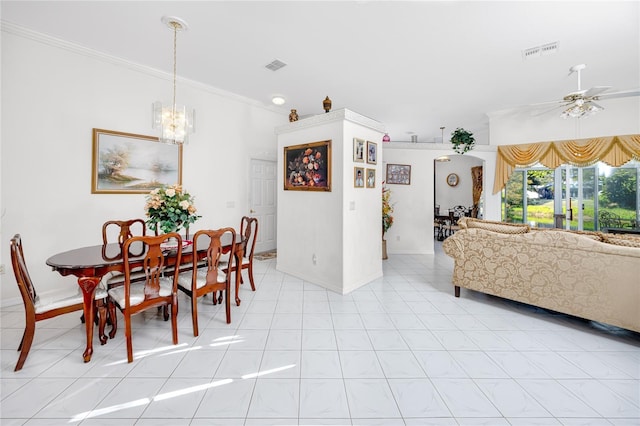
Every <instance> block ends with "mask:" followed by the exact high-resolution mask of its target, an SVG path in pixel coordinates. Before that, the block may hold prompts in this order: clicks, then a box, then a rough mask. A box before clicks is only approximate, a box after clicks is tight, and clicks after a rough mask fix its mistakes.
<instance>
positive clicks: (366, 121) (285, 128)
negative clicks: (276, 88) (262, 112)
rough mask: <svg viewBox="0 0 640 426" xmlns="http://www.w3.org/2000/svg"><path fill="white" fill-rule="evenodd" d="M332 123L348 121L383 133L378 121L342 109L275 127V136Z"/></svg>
mask: <svg viewBox="0 0 640 426" xmlns="http://www.w3.org/2000/svg"><path fill="white" fill-rule="evenodd" d="M334 121H350V122H352V123H355V124H359V125H361V126H363V127H368V128H369V129H372V130H375V131H376V132H380V133H384V129H385V127H384V125H383V124H382V123H380V122H379V121H376V120H373V119H371V118H369V117H365V116H364V115H361V114H358V113H357V112H354V111H351V110H349V109H346V108H343V109H338V110H335V111H331V112H327V113H325V114H318V115H312V116H310V117H306V118H301V119H300V120H298V121H293V122H291V123H288V124H285V125H282V126H279V127H276V134H277V135H280V134H283V133H290V132H295V131H297V130H300V129H306V128H309V127H314V126H317V125H319V124H326V123H331V122H334Z"/></svg>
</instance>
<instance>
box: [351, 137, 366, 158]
mask: <svg viewBox="0 0 640 426" xmlns="http://www.w3.org/2000/svg"><path fill="white" fill-rule="evenodd" d="M353 161H355V162H356V163H364V139H358V138H353Z"/></svg>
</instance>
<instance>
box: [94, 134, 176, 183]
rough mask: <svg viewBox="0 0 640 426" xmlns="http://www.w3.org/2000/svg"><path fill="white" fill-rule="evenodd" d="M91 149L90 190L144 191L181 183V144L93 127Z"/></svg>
mask: <svg viewBox="0 0 640 426" xmlns="http://www.w3.org/2000/svg"><path fill="white" fill-rule="evenodd" d="M92 151H93V152H92V163H91V164H92V165H91V193H92V194H147V193H149V192H150V191H151V190H153V189H156V188H160V187H162V186H167V185H174V184H178V185H181V184H182V144H180V145H170V144H164V143H161V142H159V140H158V138H157V137H154V136H145V135H136V134H133V133H125V132H116V131H113V130H104V129H95V128H94V129H93V150H92Z"/></svg>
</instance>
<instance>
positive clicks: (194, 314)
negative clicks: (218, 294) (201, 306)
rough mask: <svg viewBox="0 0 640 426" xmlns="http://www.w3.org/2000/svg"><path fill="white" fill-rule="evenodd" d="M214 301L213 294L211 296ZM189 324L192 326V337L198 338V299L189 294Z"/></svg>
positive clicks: (193, 294) (194, 295)
mask: <svg viewBox="0 0 640 426" xmlns="http://www.w3.org/2000/svg"><path fill="white" fill-rule="evenodd" d="M213 296H214V297H213V300H214V301H215V299H216V298H215V294H214V295H213ZM191 322H192V324H193V336H194V337H198V297H197V296H196V294H195V293H191Z"/></svg>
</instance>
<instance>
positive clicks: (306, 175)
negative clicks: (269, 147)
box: [284, 140, 331, 191]
mask: <svg viewBox="0 0 640 426" xmlns="http://www.w3.org/2000/svg"><path fill="white" fill-rule="evenodd" d="M284 189H285V190H293V191H331V140H326V141H321V142H313V143H308V144H303V145H293V146H285V147H284Z"/></svg>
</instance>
